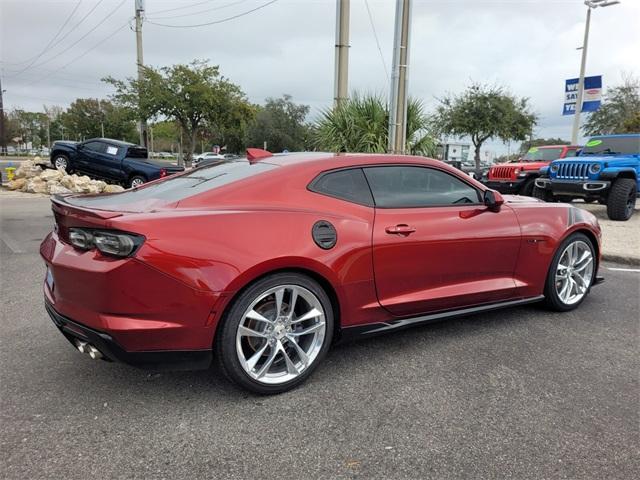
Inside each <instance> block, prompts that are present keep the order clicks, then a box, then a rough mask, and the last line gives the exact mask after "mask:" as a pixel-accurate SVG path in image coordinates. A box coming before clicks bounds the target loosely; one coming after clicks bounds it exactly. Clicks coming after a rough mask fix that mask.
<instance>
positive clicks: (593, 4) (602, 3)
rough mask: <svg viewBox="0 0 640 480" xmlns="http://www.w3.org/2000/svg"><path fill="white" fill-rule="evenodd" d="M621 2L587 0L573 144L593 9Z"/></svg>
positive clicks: (582, 94) (577, 123)
mask: <svg viewBox="0 0 640 480" xmlns="http://www.w3.org/2000/svg"><path fill="white" fill-rule="evenodd" d="M618 3H620V1H619V0H610V1H607V0H585V2H584V4H585V5H586V6H587V21H586V23H585V26H584V39H583V41H582V59H581V61H580V77H579V78H578V98H577V99H576V107H575V112H574V114H573V128H572V130H571V145H577V144H578V133H579V130H580V113H581V112H582V100H583V98H584V75H585V69H586V66H587V47H588V45H589V26H590V24H591V10H592V9H593V8H598V7H609V6H611V5H616V4H618Z"/></svg>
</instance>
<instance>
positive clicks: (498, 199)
mask: <svg viewBox="0 0 640 480" xmlns="http://www.w3.org/2000/svg"><path fill="white" fill-rule="evenodd" d="M503 203H504V199H503V198H502V195H500V193H499V192H496V191H495V190H485V191H484V204H485V205H486V206H487V208H488V209H489V210H491V211H492V212H497V211H498V210H500V207H501V206H502V204H503Z"/></svg>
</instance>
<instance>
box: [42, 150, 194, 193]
mask: <svg viewBox="0 0 640 480" xmlns="http://www.w3.org/2000/svg"><path fill="white" fill-rule="evenodd" d="M50 160H51V165H52V166H53V167H54V168H64V169H65V170H66V171H67V173H74V172H78V173H81V174H84V175H88V176H90V177H92V178H98V179H104V180H107V181H109V182H116V183H120V184H122V185H124V186H126V187H139V186H140V185H142V184H144V183H146V182H149V181H151V180H156V179H158V178H162V177H166V176H167V175H171V174H174V173H177V172H181V171H183V170H184V167H178V166H175V165H170V164H167V163H166V162H156V161H153V160H149V158H148V152H147V149H146V148H144V147H141V146H139V145H134V144H132V143H127V142H122V141H119V140H112V139H108V138H92V139H90V140H87V141H84V142H81V143H78V142H71V141H57V142H54V144H53V146H52V148H51V156H50Z"/></svg>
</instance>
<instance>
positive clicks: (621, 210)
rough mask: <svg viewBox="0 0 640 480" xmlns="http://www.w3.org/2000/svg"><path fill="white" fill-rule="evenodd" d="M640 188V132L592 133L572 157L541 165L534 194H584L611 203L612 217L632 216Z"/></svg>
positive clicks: (558, 197)
mask: <svg viewBox="0 0 640 480" xmlns="http://www.w3.org/2000/svg"><path fill="white" fill-rule="evenodd" d="M638 190H640V134H637V133H633V134H627V135H599V136H596V137H592V138H591V139H590V140H589V141H588V142H587V143H586V144H585V146H584V148H583V149H582V150H581V151H580V153H579V154H578V156H576V157H573V158H571V159H562V160H554V161H553V162H551V163H550V164H549V166H547V167H543V168H541V169H540V177H539V178H537V179H536V182H535V188H534V190H533V196H534V197H537V198H541V199H542V200H545V201H547V202H552V201H561V202H570V201H571V200H573V199H574V198H583V199H584V201H585V202H588V203H590V202H593V201H596V200H597V201H598V202H600V203H601V204H603V205H606V206H607V215H608V216H609V218H610V219H611V220H629V218H630V217H631V215H633V211H634V209H635V204H636V197H637V195H638Z"/></svg>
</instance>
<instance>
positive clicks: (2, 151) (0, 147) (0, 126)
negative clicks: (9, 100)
mask: <svg viewBox="0 0 640 480" xmlns="http://www.w3.org/2000/svg"><path fill="white" fill-rule="evenodd" d="M3 93H4V90H2V78H0V155H6V154H7V141H6V139H5V138H4V135H5V133H4V105H3V103H2V94H3Z"/></svg>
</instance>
